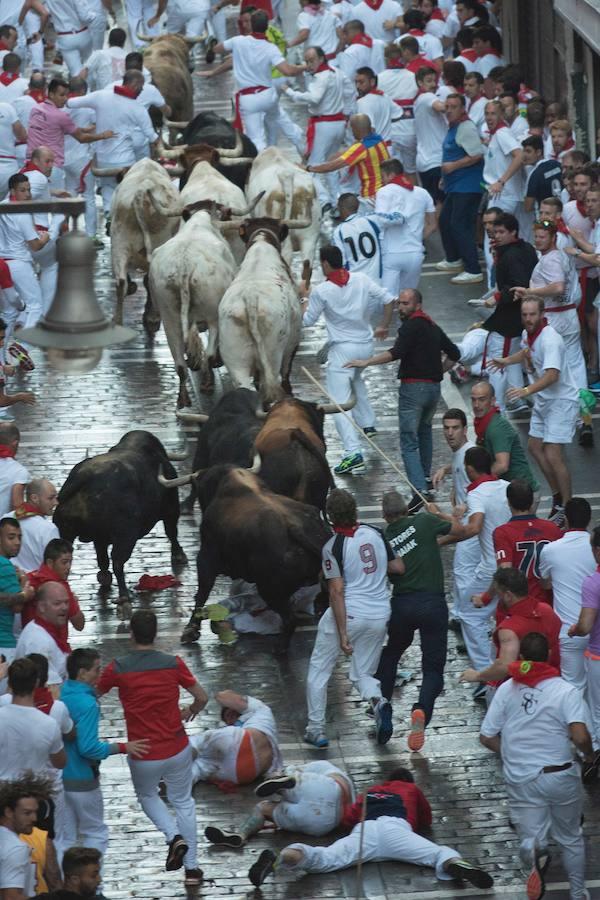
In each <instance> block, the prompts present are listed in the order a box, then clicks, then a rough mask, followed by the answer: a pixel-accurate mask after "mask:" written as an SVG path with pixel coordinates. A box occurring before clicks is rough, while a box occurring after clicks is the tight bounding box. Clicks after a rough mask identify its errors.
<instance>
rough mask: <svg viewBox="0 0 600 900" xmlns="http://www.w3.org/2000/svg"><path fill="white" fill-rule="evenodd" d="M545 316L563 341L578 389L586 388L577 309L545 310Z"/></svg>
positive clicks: (585, 373) (585, 372)
mask: <svg viewBox="0 0 600 900" xmlns="http://www.w3.org/2000/svg"><path fill="white" fill-rule="evenodd" d="M582 302H583V301H582ZM545 316H546V318H547V319H548V325H552V327H553V328H554V330H555V331H558V333H559V334H560V336H561V337H562V339H563V341H564V342H565V354H566V357H567V364H568V366H569V371H570V373H571V375H572V376H573V380H574V381H575V384H576V386H577V387H578V388H579V390H587V384H588V382H587V370H586V367H585V358H584V356H583V350H582V349H581V327H580V325H579V316H578V313H577V310H576V309H567V310H565V311H564V312H554V313H553V312H547V313H545Z"/></svg>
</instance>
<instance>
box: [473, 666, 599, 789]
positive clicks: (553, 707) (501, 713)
mask: <svg viewBox="0 0 600 900" xmlns="http://www.w3.org/2000/svg"><path fill="white" fill-rule="evenodd" d="M589 716H590V713H589V710H588V709H587V707H586V704H585V702H584V700H583V696H582V694H581V691H579V690H578V689H577V688H576V687H575V686H574V685H572V684H569V683H568V682H566V681H563V679H562V678H546V679H544V681H539V682H538V683H537V684H536V685H535V686H534V687H531V686H529V685H526V684H522V683H519V682H516V681H514V680H513V679H512V678H511V679H509V681H505V682H504V684H501V685H500V687H499V688H498V690H497V691H496V693H495V695H494V699H493V700H492V703H491V705H490V708H489V709H488V711H487V714H486V717H485V719H484V720H483V724H482V726H481V734H482V735H484V737H495V736H496V735H497V734H501V735H502V741H501V742H500V754H501V756H502V766H503V769H504V777H505V779H506V781H508V782H510V783H511V784H525V783H526V782H528V781H533V780H534V779H535V778H537V777H538V775H539V774H540V772H541V771H542V769H543V768H544V767H545V766H560V765H563V764H564V763H568V762H571V761H572V760H573V749H572V746H571V739H570V737H569V725H571V724H572V723H574V722H583V723H585V722H588V721H589Z"/></svg>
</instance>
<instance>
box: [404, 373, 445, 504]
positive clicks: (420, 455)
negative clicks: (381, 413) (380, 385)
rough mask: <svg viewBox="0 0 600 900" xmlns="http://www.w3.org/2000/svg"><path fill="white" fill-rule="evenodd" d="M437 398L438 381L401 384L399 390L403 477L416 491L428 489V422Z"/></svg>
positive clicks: (430, 452)
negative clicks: (404, 474)
mask: <svg viewBox="0 0 600 900" xmlns="http://www.w3.org/2000/svg"><path fill="white" fill-rule="evenodd" d="M439 399H440V385H439V384H438V383H437V382H430V381H417V382H414V383H413V384H405V383H402V384H401V385H400V388H399V390H398V418H399V420H400V452H401V453H402V461H403V463H404V468H405V469H406V476H407V478H408V480H409V481H410V483H411V484H412V485H414V487H416V488H417V490H418V491H421V492H423V491H425V490H427V485H426V479H427V478H429V475H430V472H431V461H432V458H433V436H432V431H431V423H432V422H433V416H434V414H435V411H436V409H437V405H438V401H439Z"/></svg>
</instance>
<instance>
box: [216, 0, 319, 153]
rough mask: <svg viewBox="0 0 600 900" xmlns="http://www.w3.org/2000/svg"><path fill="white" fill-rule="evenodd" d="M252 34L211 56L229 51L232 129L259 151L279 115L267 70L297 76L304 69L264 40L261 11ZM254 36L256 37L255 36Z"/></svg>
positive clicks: (234, 39) (228, 42) (264, 21)
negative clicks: (233, 110) (233, 111)
mask: <svg viewBox="0 0 600 900" xmlns="http://www.w3.org/2000/svg"><path fill="white" fill-rule="evenodd" d="M251 22H252V34H247V35H242V34H239V35H236V37H232V38H229V39H228V40H226V41H223V42H222V43H219V44H216V45H215V47H214V52H215V53H223V52H224V51H225V50H228V51H231V53H232V56H233V77H234V79H235V83H236V85H237V91H236V94H235V108H236V119H235V122H236V127H239V128H240V130H243V132H244V134H246V135H248V137H249V138H250V140H251V141H252V142H253V143H254V145H255V146H256V149H257V150H258V151H259V152H260V151H261V150H264V149H265V147H266V146H267V131H266V129H267V127H268V126H269V123H270V124H271V127H272V128H273V129H275V128H276V121H277V118H278V112H279V98H278V94H277V91H276V90H275V88H274V87H273V75H272V72H271V69H272V68H273V67H276V68H277V69H279V71H280V72H281V74H282V75H299V74H300V73H302V72H304V70H305V68H306V66H305V65H301V66H293V65H291V64H290V63H288V62H286V61H285V58H284V56H283V55H282V53H281V50H279V48H278V47H276V46H275V44H272V43H271V42H270V41H268V40H267V38H266V34H265V32H266V30H267V28H268V26H269V19H268V17H267V14H266V13H265V12H263V11H262V10H261V9H259V10H257V11H256V12H253V13H252V17H251ZM256 35H258V37H257V36H256Z"/></svg>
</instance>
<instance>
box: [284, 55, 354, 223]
mask: <svg viewBox="0 0 600 900" xmlns="http://www.w3.org/2000/svg"><path fill="white" fill-rule="evenodd" d="M304 61H305V63H306V68H307V71H308V72H309V73H310V76H311V77H307V78H306V79H305V80H306V82H307V90H306V91H297V90H294V89H293V88H291V87H290V86H289V85H287V84H284V85H283V86H282V90H283V91H284V92H285V94H286V96H287V97H288V99H289V100H291V101H292V103H299V104H300V103H301V104H307V105H308V123H307V129H306V153H307V154H308V160H307V161H308V164H309V165H311V166H316V165H319V163H323V162H325V161H326V160H328V159H329V157H330V156H332V155H333V153H334V152H335V151H337V150H338V149H339V147H340V146H341V144H342V143H343V141H344V132H345V130H346V115H345V114H344V93H345V91H344V82H345V80H346V79H345V77H344V75H343V74H342V72H341V71H340V70H339V69H332V68H331V67H330V66H329V65H328V64H327V59H326V57H325V52H324V50H323V49H322V48H321V47H307V48H306V50H305V51H304ZM339 181H340V177H339V173H338V172H329V174H327V175H315V186H316V188H317V194H318V197H319V202H320V204H321V209H322V210H323V211H324V212H327V211H328V209H329V208H332V207H334V206H335V204H336V200H337V195H338V186H339Z"/></svg>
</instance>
